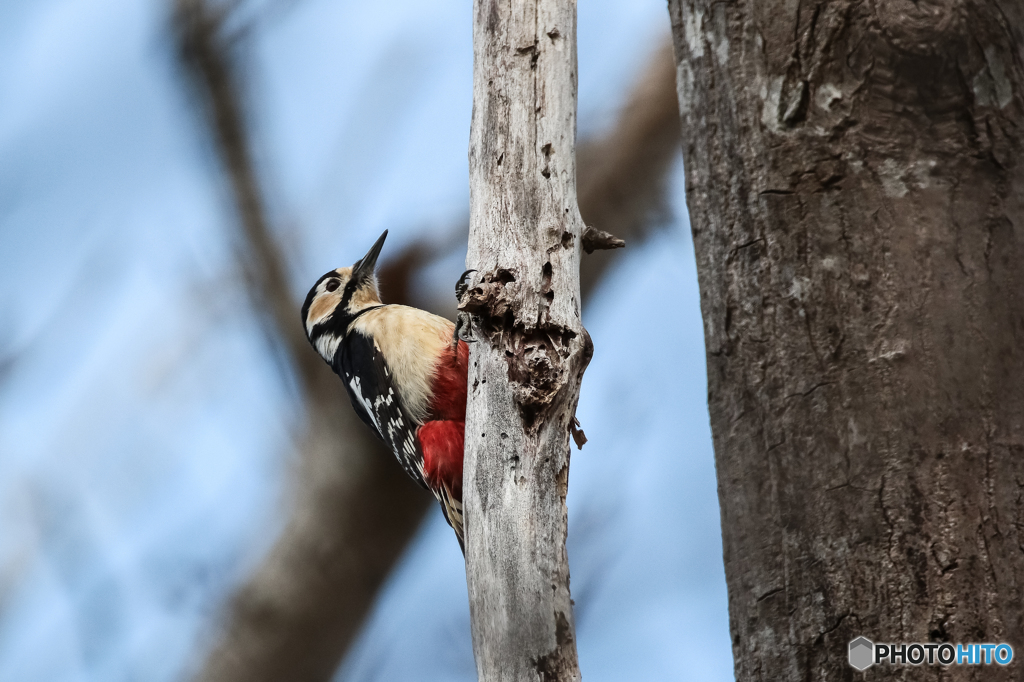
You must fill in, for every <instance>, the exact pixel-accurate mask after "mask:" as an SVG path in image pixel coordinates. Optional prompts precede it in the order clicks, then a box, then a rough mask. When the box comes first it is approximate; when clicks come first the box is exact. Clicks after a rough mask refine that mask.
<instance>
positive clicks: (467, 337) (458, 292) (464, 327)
mask: <svg viewBox="0 0 1024 682" xmlns="http://www.w3.org/2000/svg"><path fill="white" fill-rule="evenodd" d="M473 272H476V270H466V271H465V272H464V273H462V277H459V281H458V282H456V283H455V299H456V300H457V301H458V302H459V303H461V302H462V297H463V296H465V295H466V292H467V291H469V282H468V281H467V280H468V278H469V275H470V273H473ZM460 340H462V341H465V342H466V343H475V342H476V339H474V338H473V317H472V316H471V315H470V314H469V313H466V312H463V311H459V314H458V316H457V317H456V318H455V331H454V332H453V333H452V349H453V350H454V349H456V348H457V347H458V345H459V341H460Z"/></svg>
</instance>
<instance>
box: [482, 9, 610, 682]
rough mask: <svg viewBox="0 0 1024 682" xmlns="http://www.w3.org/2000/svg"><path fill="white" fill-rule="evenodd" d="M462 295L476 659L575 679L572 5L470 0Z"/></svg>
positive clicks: (581, 354)
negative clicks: (568, 542) (569, 531)
mask: <svg viewBox="0 0 1024 682" xmlns="http://www.w3.org/2000/svg"><path fill="white" fill-rule="evenodd" d="M473 44H474V60H475V61H474V89H473V103H474V105H473V121H472V129H471V133H470V153H469V162H470V237H469V253H468V256H467V258H466V263H467V267H470V268H475V269H476V270H477V271H478V273H477V274H476V276H475V277H474V280H475V281H476V283H477V284H476V286H475V287H474V288H472V289H471V290H470V291H469V293H468V294H467V296H466V297H465V298H464V299H463V306H462V308H463V309H464V310H468V311H471V312H473V313H474V315H475V329H474V331H475V334H476V337H477V338H478V339H479V342H478V343H475V344H473V345H472V346H471V349H472V350H471V355H470V370H469V389H470V390H469V405H468V409H467V413H466V462H465V484H464V486H463V496H464V498H463V499H464V503H465V510H466V524H467V525H466V539H467V543H466V577H467V580H468V584H469V595H470V613H471V616H472V628H473V651H474V653H475V655H476V662H477V672H478V674H479V677H480V679H481V680H482V681H484V682H490V681H492V680H517V681H519V680H548V681H550V680H577V679H579V677H580V673H579V667H578V663H577V657H576V641H575V627H574V620H573V613H572V603H571V600H570V597H569V564H568V559H567V557H566V553H565V537H566V509H565V495H566V488H567V486H568V480H569V432H570V428H571V424H572V420H573V418H574V414H575V409H576V403H577V400H578V398H579V390H580V382H581V381H582V378H583V371H584V369H585V368H586V365H587V362H588V361H589V359H590V354H591V350H592V346H591V344H590V339H589V336H588V335H587V333H586V331H585V330H584V329H583V325H582V323H581V320H580V286H579V264H580V253H581V238H582V234H583V221H582V219H581V218H580V215H579V210H578V208H577V206H576V170H575V136H576V6H575V2H573V1H572V0H530V1H527V2H522V3H496V2H492V1H491V0H477V1H476V2H475V4H474V15H473Z"/></svg>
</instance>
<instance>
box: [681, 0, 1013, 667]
mask: <svg viewBox="0 0 1024 682" xmlns="http://www.w3.org/2000/svg"><path fill="white" fill-rule="evenodd" d="M669 4H670V12H671V16H672V25H673V32H674V39H675V47H676V55H677V62H678V81H677V82H678V88H679V99H680V108H681V115H682V130H683V138H684V155H685V161H686V173H687V192H688V202H689V207H690V212H691V221H692V224H693V233H694V242H695V245H696V254H697V263H698V271H699V276H700V286H701V305H702V310H703V315H704V325H705V338H706V343H707V362H708V394H709V403H710V405H709V406H710V413H711V424H712V430H713V433H714V443H715V457H716V464H717V470H718V485H719V496H720V501H721V511H722V532H723V540H724V554H725V569H726V577H727V582H728V586H729V609H730V625H731V630H732V637H733V652H734V655H735V659H736V677H737V679H738V680H754V679H758V680H761V679H763V680H807V679H815V680H825V679H830V680H831V679H853V678H854V675H853V670H852V669H851V668H850V667H849V666H848V665H847V659H846V656H847V645H848V642H849V641H850V640H851V639H853V638H854V637H856V636H858V635H864V636H866V637H868V638H869V639H873V640H874V641H880V642H929V641H931V642H945V641H950V642H1000V641H1007V642H1010V643H1011V644H1013V645H1014V646H1017V647H1020V646H1021V645H1022V644H1024V622H1022V619H1024V604H1022V586H1024V561H1022V552H1021V547H1024V533H1022V532H1021V529H1022V525H1021V524H1022V522H1024V380H1022V378H1024V352H1022V348H1021V342H1022V340H1024V248H1022V239H1024V231H1022V230H1024V227H1022V226H1024V204H1022V197H1024V193H1022V190H1024V172H1022V169H1024V166H1021V165H1020V164H1018V160H1019V159H1020V154H1021V132H1022V125H1024V118H1022V113H1024V101H1022V92H1024V90H1022V88H1024V70H1022V64H1021V45H1022V41H1021V38H1022V35H1021V31H1022V27H1024V6H1022V5H1021V4H1020V3H1019V2H995V1H992V2H972V1H970V0H966V1H964V2H953V1H952V0H949V1H942V0H932V1H928V2H922V1H920V0H918V1H916V2H911V1H910V0H885V1H884V2H882V1H877V2H873V1H869V2H852V1H850V0H833V1H826V0H817V1H814V0H812V1H807V0H805V1H803V2H783V1H782V0H771V1H765V2H758V3H751V2H734V3H722V2H713V1H712V0H671V2H670V3H669ZM1018 651H1019V648H1018ZM1014 663H1015V664H1016V662H1014ZM904 672H906V673H909V672H910V671H908V670H905V671H904ZM913 674H914V679H938V678H939V677H940V676H941V675H946V676H949V675H950V674H953V675H955V679H981V678H982V677H984V678H985V679H1010V677H1011V676H1013V675H1019V672H1015V671H1013V670H1012V666H1010V668H1001V667H999V666H985V667H984V669H982V668H981V667H961V668H957V669H955V672H953V670H951V671H949V672H946V673H943V672H942V668H940V667H939V666H924V667H922V668H915V669H914V673H913Z"/></svg>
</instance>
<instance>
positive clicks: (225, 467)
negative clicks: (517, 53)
mask: <svg viewBox="0 0 1024 682" xmlns="http://www.w3.org/2000/svg"><path fill="white" fill-rule="evenodd" d="M246 7H247V9H246V12H247V14H248V16H251V17H254V18H255V21H256V23H255V29H254V31H253V33H252V34H251V35H252V36H253V38H252V39H251V40H250V41H248V42H247V43H246V44H245V50H244V52H243V56H244V58H245V63H246V64H247V65H248V68H247V71H246V73H247V85H248V92H249V100H248V101H249V105H250V110H251V114H252V122H253V127H254V130H255V132H256V133H257V141H258V144H257V160H258V163H259V168H260V172H261V173H262V175H263V178H264V180H265V184H266V185H267V186H268V187H270V188H271V192H270V196H269V199H270V203H271V211H272V215H273V217H274V222H275V224H276V225H277V226H278V229H279V230H281V232H282V237H283V238H284V240H285V242H286V243H287V244H288V245H289V249H290V250H289V253H288V256H289V258H290V260H291V262H292V265H293V271H294V272H296V273H298V275H297V279H296V281H295V282H293V287H294V289H295V291H296V292H299V291H303V290H304V289H305V288H306V287H307V286H308V283H309V282H310V281H312V280H313V279H315V278H316V276H317V275H318V274H320V273H322V272H323V271H325V270H327V269H329V268H332V267H336V266H337V265H339V264H346V263H350V262H351V261H353V260H354V259H355V258H356V257H358V256H359V255H361V254H362V253H363V252H364V251H365V249H366V247H367V245H369V244H370V243H372V241H373V239H374V238H375V237H376V236H377V235H379V234H380V232H381V231H382V230H383V229H385V228H388V229H389V230H391V236H390V237H389V242H388V249H392V250H393V251H392V252H394V251H396V250H397V249H398V248H399V247H400V246H401V245H402V243H404V242H406V241H407V240H409V239H412V238H414V237H417V236H419V235H422V234H424V233H429V234H435V235H437V236H439V237H440V236H444V235H447V234H448V233H449V232H450V231H451V230H452V229H453V226H457V225H459V224H460V223H461V222H462V221H463V220H464V216H465V215H466V212H467V202H468V188H467V167H466V163H467V161H466V158H467V150H466V147H467V143H468V137H469V115H470V107H471V105H472V102H471V85H472V84H471V78H472V45H471V26H470V20H471V11H470V3H469V2H466V1H465V0H460V1H458V2H456V1H451V2H444V1H435V2H429V3H428V2H419V3H416V2H409V1H396V2H390V3H357V2H338V1H337V0H265V1H264V2H254V3H250V4H249V5H247V6H246ZM168 14H169V10H168V7H167V5H166V4H164V3H160V2H147V1H143V2H140V1H138V0H136V1H134V2H129V1H128V0H34V2H32V3H4V4H2V5H0V159H2V160H3V161H2V162H0V265H2V267H0V360H2V359H3V358H5V357H13V358H14V361H13V365H11V366H10V369H9V371H6V372H4V373H2V374H0V679H3V680H7V679H11V680H19V681H25V682H34V681H36V680H39V681H47V682H49V681H51V680H52V681H60V682H65V681H67V682H70V681H78V680H81V681H89V682H93V681H104V682H106V681H111V682H113V681H121V680H143V679H144V680H154V681H163V680H167V681H171V680H182V679H184V676H185V675H186V674H187V672H188V671H189V670H190V669H191V666H194V665H195V661H196V657H197V656H201V652H202V651H203V650H204V647H206V646H208V644H209V642H210V638H211V633H213V632H215V627H216V623H217V617H218V614H219V613H220V609H221V608H222V606H223V604H224V600H225V599H226V598H227V596H228V595H230V592H231V589H232V587H233V586H234V585H236V584H237V583H238V581H240V580H241V579H242V578H243V577H244V576H245V575H246V572H247V571H248V570H249V569H250V568H251V567H252V566H253V565H255V564H256V563H257V562H258V561H259V559H260V557H261V555H262V554H263V553H264V552H265V551H266V549H267V547H268V546H269V543H270V542H272V540H273V537H274V534H275V533H276V532H277V531H279V530H280V527H281V525H282V521H283V518H284V516H285V513H286V508H287V499H288V498H287V496H288V482H289V480H290V477H289V472H290V467H292V465H293V464H294V462H293V461H292V459H291V453H292V448H291V445H292V443H293V441H294V438H295V437H296V434H295V432H294V429H295V428H297V423H298V422H297V420H296V419H295V417H296V414H295V408H294V404H293V401H292V396H291V394H290V389H289V387H288V385H287V384H286V383H285V382H283V381H282V379H281V377H280V376H279V373H278V371H277V368H276V366H275V365H274V363H273V361H272V358H271V356H270V353H269V351H268V348H267V347H266V344H265V342H264V341H263V337H262V335H261V333H260V332H259V329H258V327H257V325H256V322H255V321H254V319H253V317H252V315H251V313H250V312H249V310H248V308H247V299H246V297H245V293H244V291H243V290H242V289H241V287H242V286H243V285H242V282H241V280H240V278H239V276H238V273H237V272H236V271H235V270H234V263H233V260H232V257H231V254H232V251H231V249H232V239H233V237H232V235H233V227H232V225H233V223H232V220H233V218H232V214H231V212H230V205H229V203H228V201H227V198H228V197H227V195H226V193H225V190H224V188H223V186H222V184H221V180H220V177H219V175H218V168H217V163H216V158H215V157H214V156H213V154H212V152H211V151H210V148H209V144H208V140H207V139H206V136H205V132H204V131H203V129H202V126H201V125H200V122H199V120H198V117H197V115H196V113H195V112H194V111H193V110H192V109H191V107H190V100H189V97H188V94H187V92H186V90H185V88H184V87H183V83H182V79H181V74H180V71H179V69H178V66H177V64H176V63H175V60H174V54H173V44H172V41H171V39H170V37H169V32H168ZM667 30H668V19H667V16H666V12H665V8H664V4H663V3H662V2H658V1H656V0H651V1H648V0H634V1H633V2H627V3H613V2H608V1H603V0H602V1H601V2H598V1H596V0H594V1H591V0H586V1H585V2H581V3H580V7H579V45H580V51H579V65H580V66H579V68H580V116H579V121H580V136H581V137H585V136H586V135H588V134H593V133H595V132H598V131H600V130H603V129H605V128H606V127H607V126H608V125H610V124H611V122H612V121H613V120H614V116H615V112H616V108H617V106H618V105H619V104H620V103H621V100H622V97H623V96H624V94H625V92H626V91H627V89H628V87H629V85H630V84H631V82H632V81H633V79H635V77H636V73H637V71H638V70H639V69H640V68H641V67H642V65H643V63H644V61H645V59H646V58H647V56H648V55H649V54H650V52H651V51H652V50H653V49H654V48H655V47H657V45H658V44H659V43H660V41H661V40H663V39H665V37H666V34H667ZM673 187H674V191H673V195H674V197H673V203H674V206H675V208H676V211H675V213H676V216H677V220H676V221H675V222H674V223H673V224H671V225H669V226H667V227H666V228H665V230H664V231H663V232H661V233H660V234H659V235H658V236H657V237H655V238H654V239H653V240H652V241H651V242H650V243H648V244H646V245H644V246H642V247H639V248H631V249H627V250H626V251H624V252H621V254H622V255H621V257H620V258H619V259H618V264H617V266H616V268H615V269H614V270H613V271H612V272H611V273H610V275H609V276H608V278H606V280H605V281H604V282H603V283H602V285H601V288H600V291H599V292H598V293H597V294H596V295H595V297H594V298H593V301H592V303H591V305H589V306H588V308H587V310H586V311H585V319H584V323H585V324H586V325H587V327H588V329H589V330H590V332H591V334H592V336H593V338H594V341H595V344H596V354H595V357H594V361H593V362H592V363H591V365H590V368H589V369H588V371H587V375H586V377H585V379H584V385H583V395H582V399H581V404H580V410H579V416H580V419H581V421H582V422H583V426H584V428H585V429H586V432H587V435H588V437H589V438H590V442H589V443H588V444H587V446H586V447H585V448H584V449H583V450H582V451H580V452H575V451H574V455H573V464H572V474H571V481H570V492H569V502H568V503H569V510H570V536H569V551H570V560H571V569H572V578H573V583H572V587H573V594H574V598H575V600H576V603H577V625H578V638H579V647H580V658H581V665H582V667H583V672H584V675H585V676H586V677H587V679H608V680H619V679H632V678H636V677H638V676H639V677H642V678H644V679H655V680H660V679H665V680H676V679H680V680H682V679H686V680H691V679H692V680H725V679H731V675H732V663H731V656H730V649H729V638H728V629H727V625H728V619H727V613H726V597H725V585H724V576H723V573H722V568H721V546H720V534H719V525H718V505H717V498H716V492H715V478H714V463H713V458H712V452H711V444H710V435H709V431H708V423H707V409H706V402H705V400H706V388H705V383H704V382H705V378H704V351H703V338H702V333H701V326H700V316H699V299H698V294H697V287H696V276H695V272H694V263H693V253H692V247H691V244H690V240H689V230H688V223H687V221H686V219H685V214H686V213H685V207H684V204H683V196H682V192H683V181H682V172H681V170H678V171H677V173H676V175H675V177H674V179H673ZM384 256H385V257H386V256H387V253H385V254H384ZM462 269H463V268H462V263H461V261H460V258H459V257H454V256H453V257H451V258H448V259H445V260H443V261H442V262H441V263H439V264H438V265H437V266H435V267H434V268H432V269H431V272H430V276H429V277H426V278H423V281H422V283H421V286H422V287H423V288H424V298H431V297H435V296H448V295H449V294H448V292H449V291H450V288H451V284H452V282H453V281H454V280H455V279H456V278H457V277H458V275H459V274H460V273H461V271H462ZM667 282H668V283H671V286H666V283H667ZM433 288H436V289H437V291H438V292H439V293H434V291H433ZM638 302H639V303H638ZM638 305H639V307H638ZM449 535H450V531H449V530H447V529H446V527H445V526H444V522H443V520H442V519H441V518H440V515H439V513H433V514H432V515H431V517H429V519H428V521H427V522H426V523H425V524H424V527H423V528H422V529H421V532H420V533H419V535H418V536H417V538H416V540H415V541H414V543H413V545H412V546H411V547H410V549H409V552H408V553H407V555H406V557H405V558H404V559H403V561H402V563H401V565H400V566H399V567H398V569H397V570H396V573H395V574H394V575H393V576H392V577H391V579H390V580H389V582H388V587H387V589H386V590H385V592H384V594H383V595H382V598H381V600H380V602H379V603H378V605H377V607H376V609H375V612H374V614H373V616H372V618H371V620H370V621H369V623H368V625H367V628H366V630H365V631H364V633H363V634H362V635H361V637H360V639H359V641H358V643H357V645H356V647H355V648H354V649H353V652H352V655H351V656H350V657H349V659H348V660H347V661H346V662H345V664H344V665H343V667H342V669H341V670H340V671H339V679H342V680H368V679H380V680H403V679H409V680H414V679H415V680H426V679H437V680H442V679H444V680H454V679H460V680H462V679H466V680H469V679H472V678H473V674H474V673H473V664H472V651H471V649H470V644H469V630H468V628H469V624H468V606H467V604H466V597H465V576H464V573H463V568H462V565H461V558H460V556H459V553H458V549H457V546H455V544H454V542H453V541H451V538H450V537H449ZM410 633H415V635H414V636H410Z"/></svg>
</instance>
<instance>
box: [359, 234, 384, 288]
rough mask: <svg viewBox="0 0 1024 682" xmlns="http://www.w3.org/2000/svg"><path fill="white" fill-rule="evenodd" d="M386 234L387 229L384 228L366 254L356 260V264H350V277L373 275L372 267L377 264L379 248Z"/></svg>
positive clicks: (360, 278)
mask: <svg viewBox="0 0 1024 682" xmlns="http://www.w3.org/2000/svg"><path fill="white" fill-rule="evenodd" d="M387 236H388V231H387V230H384V234H382V235H381V236H380V239H378V240H377V241H376V243H374V245H373V246H371V247H370V250H369V251H367V252H366V255H365V256H363V257H362V258H361V259H359V260H358V261H356V264H355V265H353V266H352V279H354V280H362V279H367V278H369V277H371V276H372V275H373V269H374V268H375V267H376V266H377V256H379V255H380V250H381V248H383V246H384V240H385V239H387Z"/></svg>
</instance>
